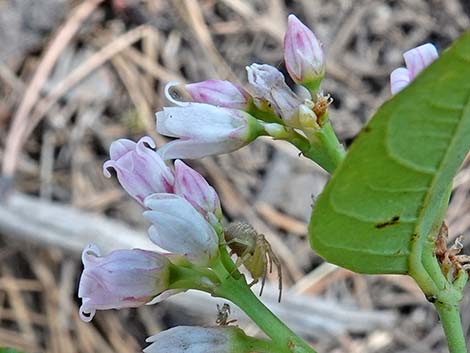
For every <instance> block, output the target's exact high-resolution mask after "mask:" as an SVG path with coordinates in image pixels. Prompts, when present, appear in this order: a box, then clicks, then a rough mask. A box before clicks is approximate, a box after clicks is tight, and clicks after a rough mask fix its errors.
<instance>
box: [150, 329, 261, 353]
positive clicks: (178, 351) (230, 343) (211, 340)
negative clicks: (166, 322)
mask: <svg viewBox="0 0 470 353" xmlns="http://www.w3.org/2000/svg"><path fill="white" fill-rule="evenodd" d="M245 337H246V335H245V334H244V333H243V331H242V330H240V329H239V328H238V327H229V326H225V327H198V326H178V327H173V328H171V329H169V330H166V331H162V332H160V333H158V334H156V335H155V336H151V337H149V338H147V340H146V342H149V343H152V344H151V345H150V346H148V347H147V348H145V349H144V352H145V353H170V352H171V353H209V352H211V353H247V352H251V351H252V350H251V349H249V346H248V344H246V343H245Z"/></svg>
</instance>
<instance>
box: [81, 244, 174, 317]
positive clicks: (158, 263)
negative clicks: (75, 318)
mask: <svg viewBox="0 0 470 353" xmlns="http://www.w3.org/2000/svg"><path fill="white" fill-rule="evenodd" d="M82 261H83V265H84V267H85V268H84V270H83V273H82V276H81V278H80V285H79V289H78V297H79V298H82V306H81V307H80V317H81V318H82V320H83V321H91V319H92V318H93V316H94V315H95V312H96V310H104V309H119V308H129V307H137V306H140V305H143V304H145V303H147V302H149V301H151V300H152V298H153V297H155V296H157V295H158V294H160V293H162V292H163V291H165V290H166V289H167V287H168V284H169V265H170V262H169V261H168V260H167V259H166V257H165V256H164V255H162V254H159V253H155V252H152V251H146V250H140V249H132V250H116V251H113V252H111V253H110V254H109V255H107V256H104V257H100V252H99V249H98V248H97V247H96V246H95V245H89V246H88V247H86V248H85V249H84V250H83V253H82Z"/></svg>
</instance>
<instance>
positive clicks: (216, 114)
mask: <svg viewBox="0 0 470 353" xmlns="http://www.w3.org/2000/svg"><path fill="white" fill-rule="evenodd" d="M157 130H158V132H159V133H161V134H162V135H166V136H171V137H177V138H179V139H178V140H175V141H171V142H170V143H167V144H166V145H163V146H162V147H161V148H160V149H159V150H158V153H159V154H160V156H161V157H162V158H163V159H176V158H182V159H184V158H189V159H195V158H202V157H205V156H209V155H214V154H221V153H228V152H232V151H235V150H237V149H239V148H241V147H243V146H245V145H247V144H248V143H250V142H251V141H253V140H254V139H255V138H256V137H258V135H259V133H260V132H261V128H260V124H259V123H258V121H257V120H256V119H255V118H253V117H252V116H251V115H249V114H248V113H245V112H242V111H241V110H236V109H229V108H222V107H215V106H213V105H209V104H204V103H187V104H185V105H183V106H181V107H167V108H163V111H161V112H158V113H157Z"/></svg>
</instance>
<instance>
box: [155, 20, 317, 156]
mask: <svg viewBox="0 0 470 353" xmlns="http://www.w3.org/2000/svg"><path fill="white" fill-rule="evenodd" d="M284 58H285V62H286V67H287V70H288V72H289V75H290V76H291V78H292V79H293V80H294V82H296V83H297V84H298V85H300V86H299V87H297V89H298V91H299V92H298V93H296V92H294V90H292V89H291V88H290V87H289V86H288V85H287V84H286V82H285V79H284V76H283V74H282V73H281V72H280V71H279V70H278V69H276V68H275V67H273V66H270V65H266V64H262V65H261V64H252V65H250V66H248V67H247V68H246V69H247V73H248V83H249V87H248V89H245V88H243V87H241V86H239V85H237V84H235V83H232V82H229V81H223V80H207V81H203V82H199V83H191V84H187V85H179V84H177V83H169V84H168V86H167V89H166V96H167V98H168V99H169V100H170V101H171V102H173V103H174V104H175V105H177V107H170V108H164V110H163V111H162V112H159V113H157V130H158V132H159V133H161V134H163V135H166V136H169V137H174V138H177V139H176V140H174V141H172V142H170V143H168V144H167V145H165V146H163V147H162V148H161V149H160V154H161V156H162V157H163V158H164V159H174V158H201V157H204V156H208V155H213V154H221V153H227V152H232V151H234V150H237V149H239V148H241V147H243V146H245V145H246V144H248V143H250V142H251V141H253V140H254V139H256V138H257V137H258V136H262V135H271V136H273V137H275V138H282V133H283V132H284V131H285V129H284V127H286V128H288V129H291V128H295V129H304V128H312V127H314V128H317V129H318V128H320V125H323V123H324V120H321V118H322V117H321V116H317V115H318V114H317V113H318V111H316V110H315V105H316V104H317V103H318V102H320V101H322V98H323V96H322V93H321V92H320V91H319V86H320V82H321V80H322V79H323V76H324V73H325V56H324V54H323V49H322V45H321V44H320V42H319V41H318V39H317V38H316V37H315V35H314V34H313V32H312V31H311V30H310V29H308V28H307V27H306V26H305V25H304V24H303V23H302V22H300V21H299V19H297V17H295V16H294V15H290V16H289V19H288V30H287V32H286V35H285V38H284ZM176 93H177V94H176ZM175 96H178V97H182V99H183V101H181V100H178V99H176V98H175ZM324 113H325V111H324V110H323V111H321V112H320V115H324ZM273 123H275V124H279V126H277V128H275V127H273V126H272V124H273Z"/></svg>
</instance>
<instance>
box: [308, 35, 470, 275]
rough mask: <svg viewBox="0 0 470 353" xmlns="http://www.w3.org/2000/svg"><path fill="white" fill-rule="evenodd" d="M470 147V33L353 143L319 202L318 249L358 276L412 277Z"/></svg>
mask: <svg viewBox="0 0 470 353" xmlns="http://www.w3.org/2000/svg"><path fill="white" fill-rule="evenodd" d="M469 149H470V33H467V34H465V35H463V36H462V37H461V38H460V39H459V40H458V41H457V42H456V43H455V44H454V45H453V46H452V47H451V48H450V49H449V50H447V51H446V52H444V53H443V54H442V56H441V57H440V58H439V59H438V60H437V61H436V62H434V63H433V64H432V65H431V66H430V67H429V68H427V69H426V70H425V71H424V72H423V73H422V74H420V75H419V76H418V77H417V79H416V80H415V81H414V82H413V83H412V84H411V85H409V86H408V87H407V88H405V89H404V90H403V91H402V92H400V93H399V94H398V95H396V96H395V97H393V98H392V99H391V100H389V101H388V102H386V103H385V104H384V105H383V106H382V107H381V108H380V109H379V111H378V112H377V113H376V114H375V116H374V117H373V118H372V120H371V121H370V122H369V123H368V124H367V126H365V127H364V129H363V130H362V132H361V133H360V134H359V136H358V137H357V139H356V140H355V141H354V143H353V144H352V146H351V148H350V150H349V152H348V154H347V156H346V159H345V160H344V162H343V163H342V164H341V165H340V166H339V167H338V169H337V170H336V172H335V173H334V175H333V176H332V178H331V180H330V182H329V183H328V185H327V186H326V188H325V190H324V191H323V193H322V194H321V195H320V196H319V198H318V200H317V202H316V204H315V207H314V210H313V213H312V218H311V220H310V237H311V238H310V239H311V245H312V247H313V249H314V250H315V251H316V252H317V253H318V254H319V255H321V256H322V257H323V258H325V259H326V260H327V261H329V262H332V263H335V264H337V265H340V266H342V267H345V268H348V269H350V270H353V271H355V272H359V273H370V274H378V273H397V274H405V273H410V272H413V266H414V265H413V264H414V262H416V263H421V262H422V252H423V251H424V250H423V249H424V248H426V243H432V241H433V240H434V239H433V238H432V236H433V235H435V234H433V233H435V228H436V224H438V225H440V222H441V221H442V213H443V212H442V209H443V208H442V205H444V206H446V205H447V201H448V196H449V193H448V190H449V186H450V185H451V183H452V178H453V177H454V175H455V174H456V172H457V169H458V168H459V166H460V164H461V163H462V161H463V159H464V157H465V155H466V153H467V152H468V151H469ZM433 226H434V227H433ZM428 249H429V247H428ZM431 251H432V250H431ZM431 255H432V254H431ZM431 255H429V256H431ZM427 271H428V272H430V270H429V269H428V270H427Z"/></svg>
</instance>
